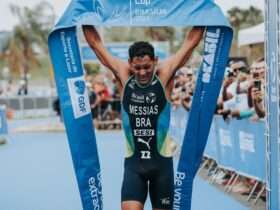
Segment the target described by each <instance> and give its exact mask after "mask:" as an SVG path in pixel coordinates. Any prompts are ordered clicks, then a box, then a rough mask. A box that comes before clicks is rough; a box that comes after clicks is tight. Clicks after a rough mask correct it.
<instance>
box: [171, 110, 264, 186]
mask: <svg viewBox="0 0 280 210" xmlns="http://www.w3.org/2000/svg"><path fill="white" fill-rule="evenodd" d="M187 117H188V112H186V111H185V110H184V109H183V108H182V107H179V108H178V109H176V110H173V112H172V121H171V122H172V123H171V129H170V135H171V136H172V137H173V138H174V139H176V140H177V141H180V140H181V139H182V138H183V133H182V131H183V130H184V128H185V126H186V125H185V123H183V122H185V121H186V118H187ZM264 131H265V124H264V122H263V121H258V122H250V121H249V120H235V119H232V120H231V121H230V122H225V121H224V120H223V118H222V117H220V116H215V117H214V120H213V123H212V125H211V129H210V133H209V137H208V142H207V145H206V148H205V152H204V155H205V156H208V157H210V158H212V159H214V160H216V162H217V163H218V164H219V166H220V167H223V168H227V169H230V170H234V171H236V172H237V173H238V174H242V175H244V176H247V177H252V178H254V179H256V180H259V181H262V182H265V180H266V176H265V149H266V143H265V137H264Z"/></svg>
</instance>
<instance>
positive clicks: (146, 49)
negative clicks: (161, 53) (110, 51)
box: [128, 41, 155, 60]
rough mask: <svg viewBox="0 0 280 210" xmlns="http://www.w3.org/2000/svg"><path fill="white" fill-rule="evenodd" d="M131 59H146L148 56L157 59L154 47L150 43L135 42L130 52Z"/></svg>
mask: <svg viewBox="0 0 280 210" xmlns="http://www.w3.org/2000/svg"><path fill="white" fill-rule="evenodd" d="M128 53H129V58H130V59H131V60H132V59H133V58H134V57H144V56H145V55H148V56H149V57H150V58H151V59H154V58H155V50H154V47H153V46H152V45H151V44H150V43H149V42H143V41H141V42H135V43H133V44H132V45H131V46H130V47H129V50H128Z"/></svg>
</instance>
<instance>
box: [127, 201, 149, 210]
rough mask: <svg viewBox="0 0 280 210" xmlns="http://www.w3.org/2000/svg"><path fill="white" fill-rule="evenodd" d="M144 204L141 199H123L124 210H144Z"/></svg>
mask: <svg viewBox="0 0 280 210" xmlns="http://www.w3.org/2000/svg"><path fill="white" fill-rule="evenodd" d="M143 209H144V205H143V204H142V203H141V202H139V201H123V202H122V210H143Z"/></svg>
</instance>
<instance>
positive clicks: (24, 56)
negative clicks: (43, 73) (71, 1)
mask: <svg viewBox="0 0 280 210" xmlns="http://www.w3.org/2000/svg"><path fill="white" fill-rule="evenodd" d="M10 9H11V11H12V14H13V15H15V16H16V17H17V18H18V20H19V24H18V25H16V26H15V27H14V29H13V35H12V37H11V38H10V40H9V43H8V47H7V49H6V53H5V54H6V60H7V62H8V65H9V67H10V70H11V71H13V72H20V74H21V76H22V80H23V81H24V84H23V87H22V88H23V91H24V94H27V92H28V77H27V75H28V72H29V70H30V69H31V68H32V67H34V66H38V65H39V61H38V58H37V56H36V52H35V51H34V49H35V47H37V49H41V51H42V52H43V53H45V54H47V53H48V48H47V37H48V34H49V32H50V30H51V28H52V26H53V24H54V19H55V15H54V10H53V8H52V6H51V5H50V4H49V3H48V2H46V1H43V2H41V3H39V4H38V5H36V6H35V7H34V8H33V9H30V8H28V7H23V8H21V7H19V6H17V5H13V4H12V5H10Z"/></svg>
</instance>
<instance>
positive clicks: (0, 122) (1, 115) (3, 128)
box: [0, 106, 8, 137]
mask: <svg viewBox="0 0 280 210" xmlns="http://www.w3.org/2000/svg"><path fill="white" fill-rule="evenodd" d="M7 134H8V123H7V117H6V107H5V106H0V137H1V136H4V135H7Z"/></svg>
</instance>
